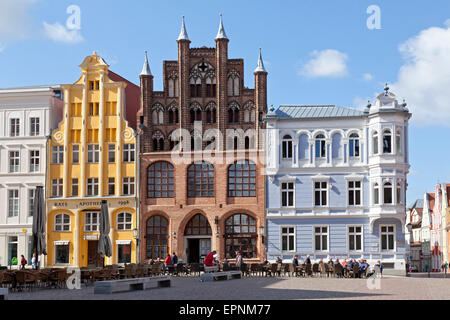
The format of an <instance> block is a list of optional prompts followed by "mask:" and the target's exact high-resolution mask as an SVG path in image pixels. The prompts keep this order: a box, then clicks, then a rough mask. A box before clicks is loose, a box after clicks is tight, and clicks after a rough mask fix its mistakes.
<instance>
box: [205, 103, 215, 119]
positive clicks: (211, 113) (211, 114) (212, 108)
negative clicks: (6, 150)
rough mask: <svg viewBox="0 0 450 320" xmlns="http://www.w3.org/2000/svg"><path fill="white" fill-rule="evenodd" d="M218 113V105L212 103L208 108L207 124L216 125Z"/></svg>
mask: <svg viewBox="0 0 450 320" xmlns="http://www.w3.org/2000/svg"><path fill="white" fill-rule="evenodd" d="M216 121H217V113H216V105H215V104H214V103H213V102H211V103H209V104H208V105H207V106H206V123H216Z"/></svg>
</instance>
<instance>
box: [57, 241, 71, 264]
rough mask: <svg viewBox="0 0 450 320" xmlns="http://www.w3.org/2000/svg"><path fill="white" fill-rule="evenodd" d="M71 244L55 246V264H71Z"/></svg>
mask: <svg viewBox="0 0 450 320" xmlns="http://www.w3.org/2000/svg"><path fill="white" fill-rule="evenodd" d="M69 253H70V248H69V244H57V245H55V264H69Z"/></svg>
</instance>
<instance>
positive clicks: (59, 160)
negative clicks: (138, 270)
mask: <svg viewBox="0 0 450 320" xmlns="http://www.w3.org/2000/svg"><path fill="white" fill-rule="evenodd" d="M108 67H109V66H108V65H107V64H106V63H105V61H104V60H103V59H102V58H101V57H100V56H98V55H97V54H96V53H95V52H94V54H93V55H91V56H88V57H86V58H85V59H84V61H83V63H82V64H81V65H80V68H81V77H80V78H79V79H78V80H77V81H76V82H75V83H74V84H72V85H63V86H62V89H63V95H64V118H63V121H62V122H61V123H60V125H59V127H58V129H56V130H55V131H54V132H53V133H52V135H51V138H50V139H49V141H48V145H47V152H48V155H47V159H48V163H47V172H48V174H47V182H46V183H47V188H46V190H47V193H46V205H47V235H48V236H47V252H48V256H47V261H46V265H48V266H68V265H70V266H77V267H87V266H100V265H102V264H103V261H102V260H101V259H100V257H99V256H98V254H97V245H98V242H97V241H98V236H99V232H98V230H99V213H100V207H101V202H102V201H103V200H106V201H107V204H108V209H109V217H110V223H111V229H110V233H109V235H110V239H111V243H112V246H113V250H112V252H113V255H112V257H110V258H106V260H105V264H120V263H130V262H131V263H135V262H136V256H137V254H136V240H135V234H136V230H137V228H138V226H137V221H138V219H137V210H136V207H137V198H136V195H137V194H138V183H137V181H138V179H137V177H136V161H137V157H138V152H137V147H136V138H135V134H134V130H133V129H132V128H130V127H129V126H128V123H127V121H126V120H125V118H124V114H125V87H126V86H127V84H126V83H125V82H115V81H112V80H111V79H110V78H109V77H108Z"/></svg>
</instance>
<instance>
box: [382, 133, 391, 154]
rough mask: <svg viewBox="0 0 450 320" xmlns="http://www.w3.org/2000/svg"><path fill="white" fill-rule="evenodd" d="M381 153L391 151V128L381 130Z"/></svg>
mask: <svg viewBox="0 0 450 320" xmlns="http://www.w3.org/2000/svg"><path fill="white" fill-rule="evenodd" d="M383 153H392V135H391V130H385V131H384V132H383Z"/></svg>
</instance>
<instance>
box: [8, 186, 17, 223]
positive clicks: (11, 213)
mask: <svg viewBox="0 0 450 320" xmlns="http://www.w3.org/2000/svg"><path fill="white" fill-rule="evenodd" d="M18 215H19V189H10V190H8V217H17V216H18Z"/></svg>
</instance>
